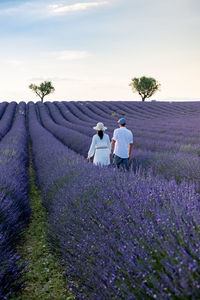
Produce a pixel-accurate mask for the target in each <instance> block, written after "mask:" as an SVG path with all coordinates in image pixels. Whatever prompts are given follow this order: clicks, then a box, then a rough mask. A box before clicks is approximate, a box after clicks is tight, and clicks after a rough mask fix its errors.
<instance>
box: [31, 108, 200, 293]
mask: <svg viewBox="0 0 200 300" xmlns="http://www.w3.org/2000/svg"><path fill="white" fill-rule="evenodd" d="M36 109H37V112H36ZM37 113H38V114H37ZM39 113H40V114H39ZM38 118H39V119H38ZM40 118H41V119H40ZM40 121H41V122H42V124H44V125H45V126H46V127H47V128H48V130H54V129H55V128H56V130H55V131H54V134H56V135H57V138H55V137H54V136H53V135H52V134H51V133H50V132H49V131H48V130H46V129H45V128H44V127H43V126H42V125H41V124H40ZM53 126H55V124H53V121H52V120H51V119H50V118H49V116H48V114H47V112H46V109H45V108H44V106H43V105H42V104H41V105H38V106H37V107H36V106H35V105H34V104H33V103H29V132H30V137H31V143H32V151H33V158H34V165H35V168H36V172H37V178H38V182H39V184H40V187H41V190H42V193H43V199H44V204H45V207H46V209H47V211H48V236H49V240H50V241H51V243H52V246H53V247H54V248H55V249H56V250H57V251H59V252H60V254H61V256H62V261H63V265H64V267H65V269H66V276H67V280H68V284H69V285H71V286H72V288H73V291H74V294H75V296H76V297H77V299H155V298H157V299H171V298H172V299H174V298H177V299H183V298H190V299H198V297H199V296H200V286H199V282H200V281H199V280H200V278H199V264H200V247H199V246H200V244H199V240H200V239H199V238H200V236H199V226H200V219H199V213H200V205H199V195H198V194H196V193H195V191H194V187H193V186H189V185H188V184H187V183H186V182H182V184H181V185H179V186H178V185H177V184H176V183H175V182H174V181H170V182H166V181H165V180H164V179H162V178H159V177H153V176H152V174H151V173H148V176H146V177H143V176H142V175H141V174H140V173H137V174H134V173H133V172H129V173H124V172H119V171H118V170H113V169H110V168H98V167H93V166H92V165H90V164H87V163H86V162H85V160H84V159H83V157H81V156H80V155H78V154H76V153H74V152H73V151H71V150H69V149H68V148H67V147H65V146H64V144H63V141H64V139H65V135H66V132H67V131H64V130H63V127H62V126H60V125H57V126H56V127H53ZM62 130H63V131H62ZM70 133H71V134H73V133H74V132H70ZM62 134H63V137H62ZM69 138H70V135H69ZM58 139H60V140H61V141H62V142H60V141H59V140H58ZM41 149H42V150H41ZM69 279H70V280H69Z"/></svg>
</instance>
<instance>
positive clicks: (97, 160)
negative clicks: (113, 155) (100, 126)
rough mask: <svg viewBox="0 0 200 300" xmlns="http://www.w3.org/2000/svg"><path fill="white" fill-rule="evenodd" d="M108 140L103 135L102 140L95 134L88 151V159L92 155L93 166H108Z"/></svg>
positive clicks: (109, 148) (109, 147) (107, 137)
mask: <svg viewBox="0 0 200 300" xmlns="http://www.w3.org/2000/svg"><path fill="white" fill-rule="evenodd" d="M110 150H111V146H110V138H109V136H108V135H107V134H106V133H104V134H103V138H102V140H101V139H100V137H99V136H98V134H95V135H94V136H93V138H92V143H91V145H90V149H89V151H88V158H91V157H92V156H93V155H94V159H93V163H94V164H95V165H101V166H107V165H109V164H110Z"/></svg>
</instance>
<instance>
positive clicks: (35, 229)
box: [10, 167, 75, 300]
mask: <svg viewBox="0 0 200 300" xmlns="http://www.w3.org/2000/svg"><path fill="white" fill-rule="evenodd" d="M34 178H35V175H34V171H33V169H32V167H30V181H31V184H30V202H31V210H32V218H31V222H30V224H29V227H28V228H27V231H26V233H25V235H24V239H23V241H22V242H21V244H20V245H19V247H18V252H19V253H20V254H22V255H23V258H24V260H25V261H26V262H27V263H28V266H27V270H28V272H27V273H26V274H25V275H24V277H25V278H24V279H25V280H26V282H25V285H24V288H23V289H22V290H21V291H20V292H18V293H17V294H16V295H13V296H12V297H11V298H10V299H15V300H37V299H38V300H39V299H40V300H48V299H51V300H52V299H58V300H62V299H65V300H72V299H75V298H74V296H73V295H72V293H71V292H70V291H67V289H66V286H67V283H66V277H65V275H64V271H63V269H62V268H61V266H60V265H59V260H60V258H58V257H56V255H55V254H54V253H52V252H51V249H50V245H49V244H48V242H47V237H46V224H47V223H46V211H45V209H44V207H43V205H42V197H41V193H40V190H39V189H38V187H37V186H36V185H35V183H34Z"/></svg>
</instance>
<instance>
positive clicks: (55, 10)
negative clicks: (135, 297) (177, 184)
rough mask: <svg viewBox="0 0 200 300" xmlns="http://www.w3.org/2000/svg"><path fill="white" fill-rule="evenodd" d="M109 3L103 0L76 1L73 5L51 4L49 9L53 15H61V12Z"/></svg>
mask: <svg viewBox="0 0 200 300" xmlns="http://www.w3.org/2000/svg"><path fill="white" fill-rule="evenodd" d="M108 3H109V2H108V1H101V2H83V3H75V4H71V5H62V4H60V5H59V4H51V5H49V11H50V13H51V14H53V15H61V14H66V13H69V12H76V11H83V10H88V9H90V8H95V7H99V6H103V5H106V4H108Z"/></svg>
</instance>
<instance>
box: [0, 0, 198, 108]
mask: <svg viewBox="0 0 200 300" xmlns="http://www.w3.org/2000/svg"><path fill="white" fill-rule="evenodd" d="M199 11H200V1H199V0H167V1H166V0H85V1H81V0H48V1H47V0H34V1H32V0H27V1H26V0H6V1H5V0H1V1H0V101H8V102H9V101H17V102H19V101H26V102H28V101H37V100H39V98H38V97H37V96H36V95H35V94H34V93H33V91H31V90H30V89H29V85H30V84H31V83H34V84H37V85H38V84H40V83H41V82H42V81H45V80H50V81H52V84H53V86H54V87H55V92H54V93H53V94H51V95H49V96H47V97H46V98H45V99H46V100H47V101H55V100H56V101H62V100H65V101H68V100H75V101H76V100H82V101H84V100H91V101H94V100H109V101H112V100H115V101H116V100H122V101H123V100H133V101H137V100H138V101H140V97H139V95H138V94H136V93H133V92H132V90H131V87H130V86H129V83H130V82H131V79H132V78H134V77H141V76H147V77H153V78H155V79H156V80H157V81H158V82H159V83H160V84H161V88H160V91H158V92H157V93H156V94H155V95H153V96H152V98H151V99H150V100H152V99H156V100H164V101H173V100H174V101H181V100H182V101H187V100H188V101H189V100H200V89H199V85H200V38H199V34H200V14H199Z"/></svg>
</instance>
